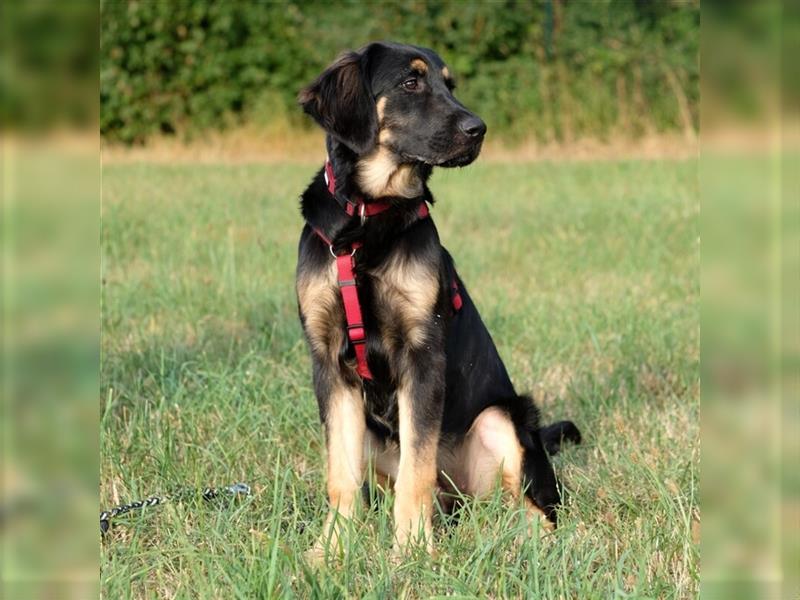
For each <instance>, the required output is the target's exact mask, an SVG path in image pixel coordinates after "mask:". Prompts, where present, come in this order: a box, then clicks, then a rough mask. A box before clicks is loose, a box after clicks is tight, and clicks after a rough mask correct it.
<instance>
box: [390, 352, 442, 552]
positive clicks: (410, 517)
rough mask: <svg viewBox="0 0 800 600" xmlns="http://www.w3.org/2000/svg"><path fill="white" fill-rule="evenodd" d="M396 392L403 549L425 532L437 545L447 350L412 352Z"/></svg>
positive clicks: (397, 511)
mask: <svg viewBox="0 0 800 600" xmlns="http://www.w3.org/2000/svg"><path fill="white" fill-rule="evenodd" d="M408 354H409V355H408V360H407V361H405V362H406V364H407V368H406V369H405V372H404V373H403V375H402V377H401V382H400V386H399V388H398V391H397V402H398V412H399V421H400V423H399V425H400V466H399V469H398V473H397V482H396V483H395V504H394V518H395V538H396V541H397V548H398V550H401V551H402V550H403V549H404V548H405V546H406V545H407V543H408V542H409V541H410V540H412V539H415V538H417V539H419V538H421V537H423V536H424V541H425V544H426V547H427V549H428V551H432V549H433V537H432V526H431V517H432V513H433V501H434V492H435V488H436V478H437V467H436V458H437V456H436V455H437V448H438V445H439V429H440V426H441V420H442V409H443V405H444V353H443V352H442V353H436V352H434V353H433V355H432V354H431V352H430V346H427V348H425V349H424V350H419V351H414V350H412V351H410V352H409V353H408Z"/></svg>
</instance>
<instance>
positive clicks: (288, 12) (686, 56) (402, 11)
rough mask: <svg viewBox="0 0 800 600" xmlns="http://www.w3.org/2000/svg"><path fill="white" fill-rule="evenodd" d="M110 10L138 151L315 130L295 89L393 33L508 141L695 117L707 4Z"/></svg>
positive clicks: (114, 99)
mask: <svg viewBox="0 0 800 600" xmlns="http://www.w3.org/2000/svg"><path fill="white" fill-rule="evenodd" d="M101 10H102V34H101V73H100V83H101V86H100V97H101V110H102V115H101V131H102V133H103V135H104V136H105V137H106V138H107V139H112V140H118V141H123V142H126V143H136V142H142V141H145V140H146V139H147V138H148V137H149V136H151V135H153V134H154V133H157V132H162V133H181V134H184V135H191V134H192V133H193V132H197V131H202V130H204V129H207V128H225V127H228V126H232V125H236V124H239V123H243V122H253V121H255V122H260V123H266V124H269V123H271V122H273V121H288V122H289V123H290V124H292V125H295V126H308V123H307V121H306V120H304V119H303V118H302V116H301V115H300V111H299V110H297V108H296V106H295V97H296V94H297V92H298V90H299V89H300V88H301V87H302V86H303V85H304V84H306V83H307V82H309V81H311V80H312V79H313V77H314V76H315V75H317V74H318V73H319V71H320V70H321V69H322V68H324V67H325V65H327V64H328V63H329V62H330V61H331V60H332V59H333V58H334V57H335V56H336V55H337V54H338V53H339V52H341V51H342V50H344V49H348V48H357V47H359V46H361V45H363V44H365V43H367V42H369V41H373V40H380V39H391V40H396V41H402V42H408V43H414V44H417V45H422V46H428V47H431V48H433V49H435V50H436V51H437V52H439V53H440V54H441V55H442V57H443V58H444V59H445V61H447V63H448V64H449V65H450V66H451V70H452V71H453V72H454V73H455V74H456V77H457V80H458V84H459V89H458V95H459V97H460V98H461V99H462V100H463V102H464V103H465V104H466V105H468V106H470V107H471V108H473V109H474V110H475V111H476V112H478V113H479V114H480V115H481V116H482V117H484V119H485V120H486V121H487V123H488V125H489V127H490V129H491V130H492V131H493V132H495V133H501V134H503V135H504V136H506V137H509V138H526V137H535V138H537V139H539V140H542V141H552V140H570V139H577V138H580V137H583V136H594V137H607V136H610V135H616V134H625V135H638V134H642V133H650V132H659V131H669V130H684V131H692V130H693V129H694V128H695V126H696V122H697V110H698V107H697V105H698V96H699V91H698V76H699V73H698V71H699V69H698V33H699V6H698V1H697V0H687V1H685V2H678V1H671V0H592V1H575V0H537V1H524V2H517V1H515V0H503V1H495V2H452V1H450V2H448V1H442V0H437V1H429V2H424V3H423V2H413V1H412V2H408V1H405V2H397V1H385V2H375V3H372V2H366V1H355V0H339V1H338V2H323V1H315V0H311V1H302V0H287V1H284V2H245V1H239V0H226V1H225V2H212V1H208V0H203V1H192V2H189V1H180V2H161V1H155V0H153V1H143V0H138V1H137V0H131V1H128V2H123V1H120V0H117V1H109V0H107V1H106V2H104V3H103V5H102V9H101Z"/></svg>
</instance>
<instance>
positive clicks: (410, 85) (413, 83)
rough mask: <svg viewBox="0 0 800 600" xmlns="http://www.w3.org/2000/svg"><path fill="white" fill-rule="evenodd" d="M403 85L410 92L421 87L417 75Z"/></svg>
mask: <svg viewBox="0 0 800 600" xmlns="http://www.w3.org/2000/svg"><path fill="white" fill-rule="evenodd" d="M402 85H403V88H404V89H406V90H408V91H409V92H413V91H414V90H416V89H417V88H418V87H419V82H418V81H417V79H416V77H411V78H409V79H406V80H405V81H404V82H403V84H402Z"/></svg>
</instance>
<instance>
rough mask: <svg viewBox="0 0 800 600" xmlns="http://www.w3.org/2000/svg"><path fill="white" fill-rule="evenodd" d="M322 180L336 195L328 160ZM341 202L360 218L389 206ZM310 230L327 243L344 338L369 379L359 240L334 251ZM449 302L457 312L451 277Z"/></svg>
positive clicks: (420, 210) (423, 208)
mask: <svg viewBox="0 0 800 600" xmlns="http://www.w3.org/2000/svg"><path fill="white" fill-rule="evenodd" d="M325 182H326V183H327V184H328V191H329V192H330V194H331V196H333V197H334V198H336V177H335V176H334V174H333V166H332V165H331V162H330V161H329V160H327V161H325ZM345 202H346V203H345V205H344V210H345V212H346V213H347V214H348V215H349V216H351V217H353V216H355V215H358V216H359V217H361V221H362V223H363V221H364V220H365V219H366V218H367V217H374V216H375V215H379V214H381V213H382V212H384V211H386V210H388V209H389V208H391V207H392V204H391V202H389V201H387V200H380V201H377V202H370V203H369V204H367V203H366V202H364V199H363V198H359V197H356V198H355V201H351V200H349V199H348V200H346V201H345ZM417 216H418V217H419V218H420V219H425V218H427V217H429V216H430V212H429V211H428V205H427V204H426V203H425V201H422V202H420V203H419V206H418V207H417ZM313 229H314V233H316V234H317V236H318V237H319V238H320V239H321V240H322V241H323V242H325V243H326V244H327V245H328V248H329V249H330V251H331V255H333V258H334V259H335V260H336V270H337V271H338V277H337V278H338V283H339V290H340V291H341V294H342V303H343V304H344V314H345V318H346V320H347V338H348V339H349V340H350V343H351V344H353V349H354V350H355V354H356V371H357V372H358V374H359V375H360V376H361V377H362V378H363V379H372V372H371V371H370V370H369V365H367V343H366V342H367V334H366V330H365V329H364V318H363V316H362V314H361V302H360V301H359V299H358V282H357V281H356V276H355V267H356V257H355V254H356V250H358V249H359V248H361V246H362V245H363V244H362V243H361V242H353V243H352V244H350V248H349V249H343V250H341V251H340V252H339V253H338V254H337V253H336V251H334V249H333V240H331V239H329V238H328V236H326V235H325V234H324V233H323V232H322V231H320V230H319V229H317V228H316V227H314V228H313ZM451 288H452V298H451V300H452V303H453V309H454V310H455V311H456V312H458V311H459V310H461V306H462V304H463V302H462V300H461V293H460V292H459V291H458V283H457V282H456V280H455V278H453V283H452V286H451Z"/></svg>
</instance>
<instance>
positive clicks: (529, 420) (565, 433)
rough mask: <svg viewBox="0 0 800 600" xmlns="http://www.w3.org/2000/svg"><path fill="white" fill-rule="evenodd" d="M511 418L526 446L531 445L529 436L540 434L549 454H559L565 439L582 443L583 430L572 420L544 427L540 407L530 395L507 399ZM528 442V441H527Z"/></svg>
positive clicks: (574, 442)
mask: <svg viewBox="0 0 800 600" xmlns="http://www.w3.org/2000/svg"><path fill="white" fill-rule="evenodd" d="M506 406H507V408H508V410H509V412H510V413H511V420H512V421H513V422H514V425H515V426H516V428H517V435H518V437H519V438H520V441H521V442H522V445H523V446H524V447H529V446H531V445H532V444H531V442H530V438H529V437H528V436H535V435H537V434H538V435H539V438H540V439H541V440H542V445H543V446H544V449H545V450H546V451H547V453H548V454H549V455H551V456H552V455H554V454H557V453H558V451H559V450H561V444H562V443H563V442H564V441H568V442H572V443H573V444H580V443H581V432H580V430H579V429H578V427H577V426H576V425H575V423H573V422H572V421H558V422H556V423H553V424H552V425H547V426H545V427H542V426H541V424H540V422H539V409H538V408H537V407H536V404H535V403H534V401H533V399H532V398H531V397H529V396H517V397H516V398H513V399H510V400H507V401H506ZM526 442H527V443H526Z"/></svg>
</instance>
